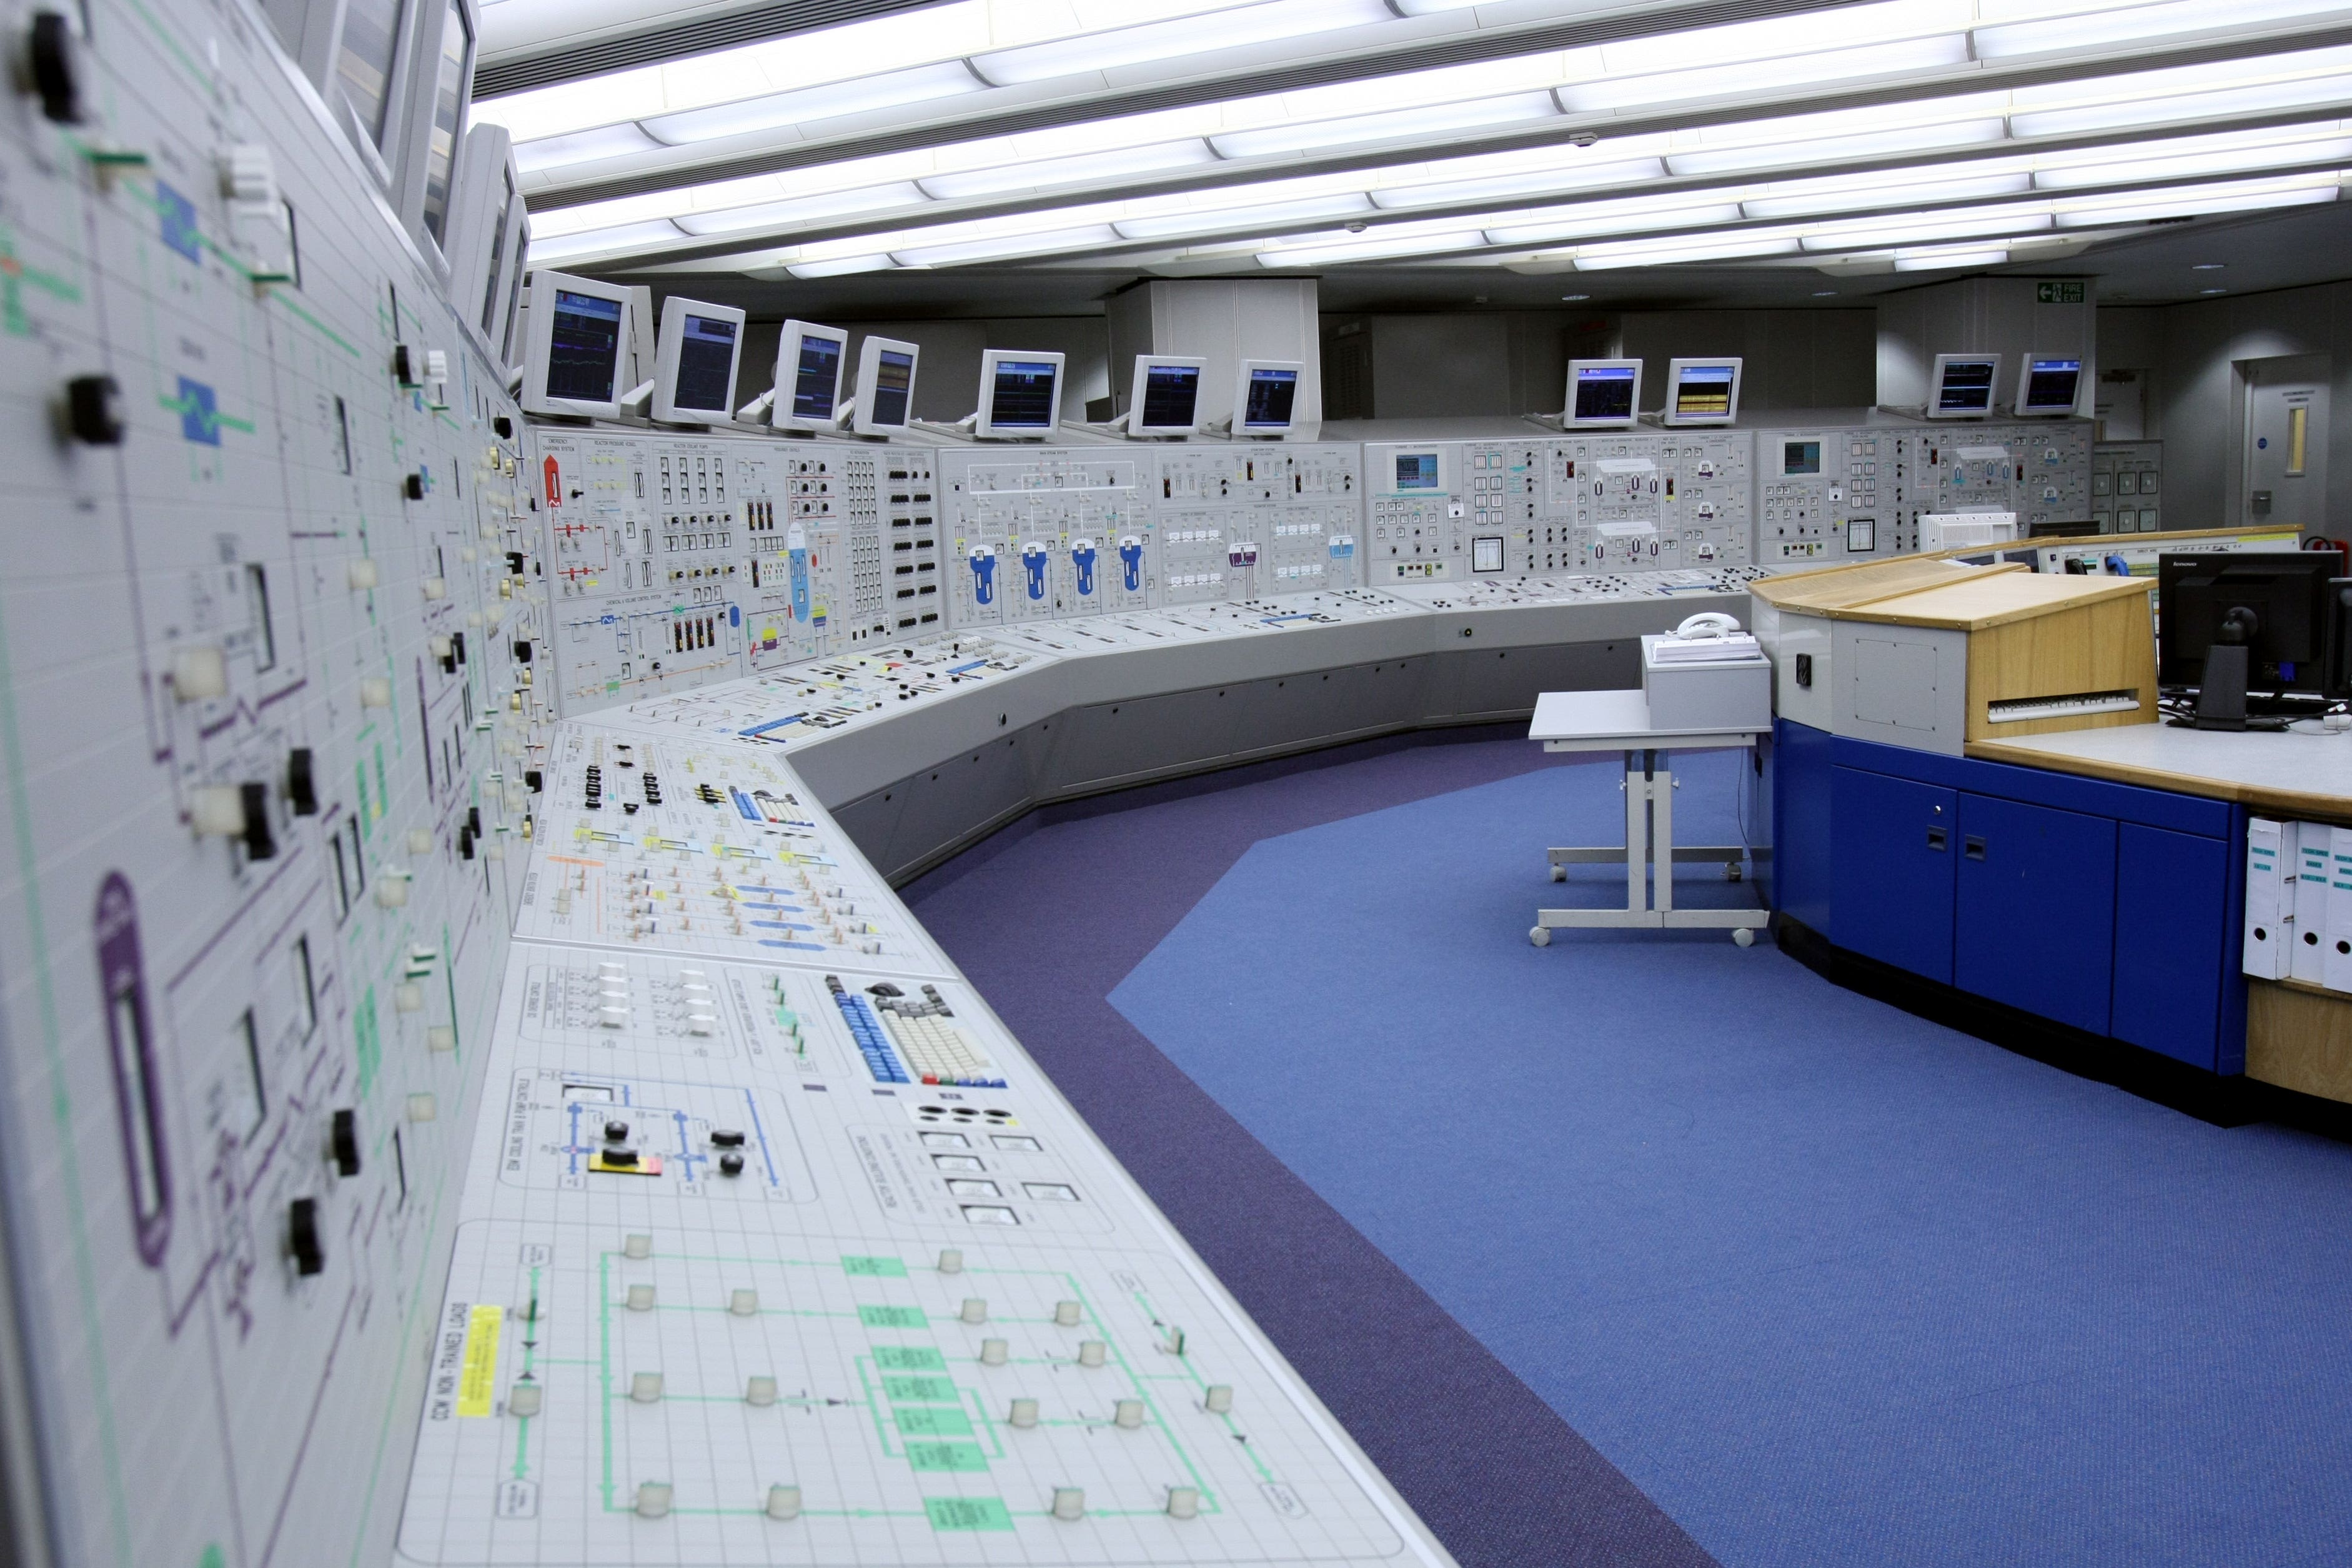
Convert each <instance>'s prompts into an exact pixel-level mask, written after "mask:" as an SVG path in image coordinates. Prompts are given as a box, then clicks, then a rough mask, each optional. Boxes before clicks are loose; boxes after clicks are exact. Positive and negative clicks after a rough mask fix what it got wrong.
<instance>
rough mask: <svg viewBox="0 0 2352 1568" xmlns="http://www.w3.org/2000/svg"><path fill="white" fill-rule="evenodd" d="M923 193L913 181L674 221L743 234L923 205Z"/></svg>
mask: <svg viewBox="0 0 2352 1568" xmlns="http://www.w3.org/2000/svg"><path fill="white" fill-rule="evenodd" d="M921 205H923V193H922V190H921V188H920V187H919V186H917V185H913V184H897V185H868V186H866V188H865V189H863V190H856V191H831V192H827V193H826V194H825V195H820V196H803V197H801V198H800V199H798V200H797V201H789V202H761V203H759V204H758V205H754V206H743V207H721V208H719V209H717V210H715V211H711V212H697V213H681V214H679V215H678V216H677V217H675V218H673V219H672V220H671V221H672V222H674V223H676V224H677V226H678V227H679V228H681V229H684V230H685V231H686V232H687V233H688V234H696V235H702V234H740V233H741V232H743V231H744V230H745V229H747V228H782V227H784V226H788V225H792V224H811V223H819V222H823V221H824V220H825V219H828V218H841V217H848V216H854V215H856V214H858V213H874V212H887V211H889V210H891V209H892V208H894V207H919V206H921Z"/></svg>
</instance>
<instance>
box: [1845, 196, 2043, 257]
mask: <svg viewBox="0 0 2352 1568" xmlns="http://www.w3.org/2000/svg"><path fill="white" fill-rule="evenodd" d="M2048 227H2050V214H2049V211H2048V209H2047V208H2044V207H2041V206H2037V205H2031V204H2029V205H2022V206H2018V207H2006V208H2004V207H1974V208H1970V209H1968V210H1965V211H1960V212H1954V213H1951V214H1949V215H1945V214H1939V213H1920V214H1917V215H1906V216H1895V217H1879V218H1871V219H1866V220H1862V219H1858V220H1855V221H1853V222H1850V223H1840V224H1829V225H1824V226H1821V227H1819V228H1816V229H1814V230H1812V231H1811V232H1809V233H1808V234H1807V235H1806V236H1805V237H1804V240H1803V244H1804V247H1805V248H1806V249H1807V250H1852V249H1853V248H1855V247H1870V246H1875V245H1906V244H1918V243H1923V242H1926V241H1929V240H1937V239H1963V238H1979V237H1988V236H1991V235H1999V234H2032V233H2034V232H2036V231H2037V230H2041V229H2046V228H2048Z"/></svg>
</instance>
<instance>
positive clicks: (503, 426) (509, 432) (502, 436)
mask: <svg viewBox="0 0 2352 1568" xmlns="http://www.w3.org/2000/svg"><path fill="white" fill-rule="evenodd" d="M490 428H491V429H493V430H495V431H497V432H498V433H499V440H501V441H511V440H513V439H514V421H513V420H511V419H509V418H508V417H507V416H505V415H503V414H501V415H499V416H496V417H495V418H493V419H492V420H491V421H490Z"/></svg>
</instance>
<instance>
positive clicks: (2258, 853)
mask: <svg viewBox="0 0 2352 1568" xmlns="http://www.w3.org/2000/svg"><path fill="white" fill-rule="evenodd" d="M2293 839H2294V825H2293V824H2292V823H2278V822H2271V821H2267V820H2265V819H2264V818H2263V817H2259V816H2255V817H2249V818H2248V819H2247V821H2246V947H2245V958H2244V961H2243V962H2244V967H2245V971H2246V973H2249V974H2251V975H2253V976H2255V977H2256V978H2257V979H2261V980H2284V978H2286V973H2287V962H2288V958H2287V955H2288V954H2289V953H2291V952H2294V879H2292V878H2291V877H2289V876H2288V875H2287V860H2286V854H2287V853H2290V852H2291V849H2289V848H2288V847H2289V846H2291V844H2292V841H2293Z"/></svg>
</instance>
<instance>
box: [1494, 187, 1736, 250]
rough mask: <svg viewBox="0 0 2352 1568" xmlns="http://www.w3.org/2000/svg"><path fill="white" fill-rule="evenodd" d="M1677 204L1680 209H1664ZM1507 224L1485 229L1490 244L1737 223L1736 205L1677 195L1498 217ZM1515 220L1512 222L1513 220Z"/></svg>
mask: <svg viewBox="0 0 2352 1568" xmlns="http://www.w3.org/2000/svg"><path fill="white" fill-rule="evenodd" d="M1675 201H1679V202H1681V203H1682V204H1683V205H1679V206H1675V205H1666V204H1668V203H1670V202H1675ZM1496 216H1498V217H1500V218H1503V219H1505V220H1507V221H1505V222H1503V223H1501V224H1499V225H1495V226H1489V227H1488V228H1487V230H1486V240H1487V243H1488V244H1490V245H1549V244H1554V243H1557V242H1559V241H1560V240H1565V239H1574V238H1576V237H1579V236H1580V235H1588V234H1592V235H1601V234H1633V233H1638V232H1640V231H1641V230H1643V229H1659V228H1706V227H1712V226H1717V225H1720V224H1727V223H1738V221H1739V206H1738V203H1736V202H1728V201H1714V202H1708V201H1705V200H1704V199H1703V193H1700V192H1696V191H1694V192H1690V193H1688V194H1686V195H1681V196H1679V197H1665V196H1662V197H1656V198H1654V199H1653V200H1651V201H1650V202H1647V203H1644V204H1643V205H1638V206H1628V205H1617V204H1610V203H1594V204H1593V205H1591V206H1589V207H1560V208H1559V209H1557V210H1556V211H1555V212H1554V213H1553V214H1552V215H1551V216H1549V218H1547V219H1540V220H1539V221H1536V222H1528V221H1526V220H1528V219H1530V218H1536V217H1538V215H1537V214H1534V213H1501V214H1497V215H1496ZM1513 220H1516V221H1513Z"/></svg>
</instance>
